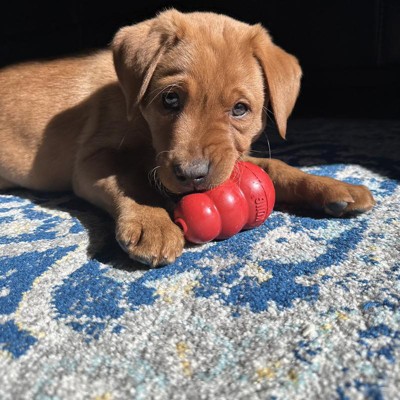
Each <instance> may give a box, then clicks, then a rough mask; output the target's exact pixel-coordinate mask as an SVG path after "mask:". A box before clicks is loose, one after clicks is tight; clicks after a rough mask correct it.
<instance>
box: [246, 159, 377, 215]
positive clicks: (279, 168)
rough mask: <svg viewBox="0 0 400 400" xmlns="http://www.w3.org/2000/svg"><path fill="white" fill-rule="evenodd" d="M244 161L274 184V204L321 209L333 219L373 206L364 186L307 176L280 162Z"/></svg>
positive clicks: (372, 201)
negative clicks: (262, 171) (266, 175)
mask: <svg viewBox="0 0 400 400" xmlns="http://www.w3.org/2000/svg"><path fill="white" fill-rule="evenodd" d="M246 161H250V162H252V163H254V164H256V165H259V166H260V167H261V168H263V169H264V170H265V171H266V172H267V173H268V175H269V176H270V177H271V179H272V181H273V182H274V186H275V190H276V200H277V202H283V203H288V204H298V205H303V206H310V207H313V208H317V209H322V210H324V211H325V212H326V213H327V214H330V215H334V216H336V217H340V216H343V215H346V214H357V213H362V212H365V211H368V210H370V209H371V208H372V207H373V206H374V204H375V200H374V198H373V197H372V194H371V192H370V191H369V190H368V189H367V188H366V187H365V186H360V185H351V184H348V183H345V182H341V181H338V180H336V179H332V178H328V177H321V176H315V175H310V174H306V173H305V172H303V171H300V170H299V169H297V168H293V167H290V166H289V165H287V164H285V163H284V162H282V161H279V160H273V159H267V158H265V159H264V158H254V157H246Z"/></svg>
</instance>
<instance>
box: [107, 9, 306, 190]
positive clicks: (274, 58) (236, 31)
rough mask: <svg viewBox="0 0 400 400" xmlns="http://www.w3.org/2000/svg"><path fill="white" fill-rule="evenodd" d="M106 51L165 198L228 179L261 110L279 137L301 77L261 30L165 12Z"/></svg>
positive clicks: (122, 34) (260, 121)
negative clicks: (150, 150)
mask: <svg viewBox="0 0 400 400" xmlns="http://www.w3.org/2000/svg"><path fill="white" fill-rule="evenodd" d="M113 53H114V63H115V68H116V72H117V75H118V78H119V81H120V84H121V87H122V90H123V92H124V95H125V98H126V104H127V114H128V119H129V118H132V116H133V115H134V114H135V112H137V110H138V109H140V112H141V113H142V115H143V117H144V118H145V120H146V121H147V124H148V126H149V129H150V132H151V135H152V142H153V146H154V149H155V151H156V154H157V157H156V164H157V166H158V167H159V168H158V170H157V171H158V176H159V178H160V180H161V182H162V183H163V185H164V186H166V187H167V188H168V189H169V190H170V191H172V192H175V193H184V192H188V191H193V190H206V189H209V188H211V187H213V186H216V185H218V184H220V183H222V182H223V181H224V180H225V179H227V178H228V177H229V175H230V174H231V172H232V169H233V166H234V163H235V161H237V160H238V159H239V158H240V157H241V156H242V155H244V154H245V153H246V152H247V151H248V150H249V149H250V146H251V143H252V142H253V141H254V140H255V139H256V138H257V137H258V136H259V134H260V133H261V132H262V131H263V129H264V127H265V124H266V109H267V106H268V105H269V103H271V105H272V108H273V111H274V116H275V120H276V123H277V127H278V129H279V132H280V134H281V135H282V136H285V132H286V120H287V118H288V116H289V114H290V113H291V111H292V108H293V106H294V102H295V100H296V97H297V95H298V91H299V86H300V77H301V69H300V67H299V65H298V63H297V60H296V59H295V58H294V57H293V56H291V55H289V54H288V53H286V52H284V51H283V50H282V49H280V48H279V47H277V46H275V45H274V44H273V43H272V41H271V39H270V37H269V35H268V33H267V32H266V31H265V30H264V29H263V28H262V27H261V26H260V25H254V26H251V25H247V24H245V23H242V22H239V21H236V20H234V19H231V18H229V17H226V16H222V15H217V14H212V13H192V14H182V13H180V12H178V11H176V10H169V11H166V12H164V13H162V14H160V15H159V16H158V17H157V18H155V19H152V20H148V21H144V22H142V23H140V24H137V25H133V26H130V27H125V28H122V29H121V30H120V31H119V32H118V33H117V35H116V36H115V38H114V41H113Z"/></svg>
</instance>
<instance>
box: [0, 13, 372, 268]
mask: <svg viewBox="0 0 400 400" xmlns="http://www.w3.org/2000/svg"><path fill="white" fill-rule="evenodd" d="M300 77H301V69H300V67H299V65H298V62H297V60H296V59H295V57H293V56H291V55H289V54H288V53H286V52H285V51H283V50H282V49H280V48H279V47H277V46H276V45H275V44H273V42H272V41H271V39H270V37H269V35H268V33H267V32H266V31H265V29H264V28H262V27H261V26H260V25H255V26H250V25H247V24H245V23H242V22H239V21H236V20H233V19H231V18H229V17H226V16H222V15H217V14H213V13H191V14H182V13H179V12H178V11H176V10H168V11H166V12H164V13H161V14H160V15H159V16H157V17H156V18H154V19H151V20H147V21H144V22H142V23H139V24H137V25H133V26H129V27H125V28H122V29H121V30H120V31H119V32H118V33H117V34H116V36H115V38H114V40H113V43H112V51H108V50H106V51H102V52H98V53H96V54H93V55H90V56H84V57H77V58H69V59H63V60H56V61H48V62H39V63H27V64H22V65H17V66H13V67H9V68H6V69H4V70H2V71H0V188H3V189H4V188H10V187H15V186H22V187H26V188H31V189H37V190H65V189H73V190H74V191H75V193H76V194H77V195H78V196H81V197H82V198H84V199H86V200H88V201H90V202H92V203H93V204H95V205H97V206H99V207H101V208H103V209H105V210H107V211H108V212H109V213H110V214H111V215H112V216H113V217H114V218H115V221H116V237H117V240H118V241H119V243H120V244H121V246H123V247H124V248H125V250H126V251H127V253H128V254H129V255H130V256H131V257H132V258H134V259H137V260H140V261H142V262H145V263H148V264H151V265H159V264H165V263H169V262H172V261H173V260H174V259H175V258H176V257H177V256H179V255H180V254H181V252H182V248H183V245H184V239H183V235H182V232H181V231H180V229H179V228H178V227H177V226H176V225H175V224H174V223H173V222H172V221H171V219H170V217H169V215H168V213H167V211H166V210H165V206H164V204H163V199H162V197H161V196H160V194H159V193H158V192H157V191H156V190H155V189H154V188H153V186H152V185H150V183H149V179H148V175H149V174H152V173H153V172H154V175H155V176H157V179H159V180H160V181H161V183H162V184H163V186H164V187H166V188H167V189H169V190H170V191H171V192H175V193H182V192H185V191H187V187H186V186H184V185H183V184H182V182H181V181H179V180H178V179H177V177H176V176H175V175H174V169H173V165H176V164H179V165H182V166H187V165H190V163H193V162H194V161H196V160H199V159H207V160H209V161H210V163H211V164H210V170H209V173H208V175H207V177H206V179H205V181H204V182H203V183H202V185H201V189H207V188H210V187H213V186H215V185H218V184H220V183H221V182H223V181H224V180H225V179H226V178H227V177H228V176H229V175H230V173H231V171H232V169H233V165H234V163H235V161H236V160H238V159H239V158H244V157H246V155H247V152H248V151H249V149H250V145H251V143H252V142H253V141H254V140H255V139H256V138H257V137H258V136H259V134H260V133H261V132H262V131H263V129H264V128H265V124H266V113H265V110H266V107H267V106H268V104H269V103H271V105H272V108H273V110H274V114H275V119H276V123H277V126H278V129H279V132H280V134H281V135H282V136H284V135H285V133H286V121H287V118H288V116H289V114H290V113H291V111H292V108H293V106H294V103H295V100H296V97H297V94H298V91H299V87H300ZM166 90H167V91H168V90H173V91H174V92H177V93H178V94H179V95H180V98H181V100H182V101H183V103H184V106H183V109H182V111H181V112H180V113H179V115H171V113H168V112H166V111H165V110H164V109H163V106H162V102H161V94H162V93H163V92H164V91H166ZM239 101H245V102H246V103H247V104H249V105H250V112H248V113H247V114H246V115H245V116H244V117H242V118H234V117H232V115H231V114H230V111H231V109H232V107H233V106H234V105H235V104H236V103H237V102H239ZM251 161H252V162H254V163H256V164H259V165H261V166H262V167H263V168H264V169H265V170H267V172H268V173H269V174H270V176H271V177H272V179H273V180H274V183H275V186H276V190H277V198H278V200H279V201H284V202H291V203H303V204H309V205H310V204H312V205H314V206H320V207H321V208H324V207H326V206H327V205H329V204H331V203H335V202H347V203H348V207H346V209H344V210H343V213H346V212H349V211H353V210H361V211H366V210H368V209H370V208H371V207H372V206H373V204H374V201H373V198H372V196H371V194H370V193H369V191H368V190H367V189H366V188H364V187H359V186H352V185H347V184H344V183H341V182H338V181H335V180H333V179H330V178H321V177H314V176H311V175H307V174H305V173H303V172H301V171H299V170H296V169H294V168H291V167H289V166H287V165H285V164H284V163H282V162H280V161H277V160H263V159H253V158H252V159H251ZM328 212H329V211H328Z"/></svg>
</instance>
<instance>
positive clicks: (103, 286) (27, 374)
mask: <svg viewBox="0 0 400 400" xmlns="http://www.w3.org/2000/svg"><path fill="white" fill-rule="evenodd" d="M271 147H272V150H273V156H274V157H276V158H280V159H282V160H285V161H288V162H289V163H291V164H292V165H295V166H300V167H301V168H303V169H304V170H306V171H310V172H312V173H315V174H321V175H329V176H332V177H335V178H338V179H342V180H345V181H347V182H352V183H357V184H358V183H363V184H366V185H367V186H368V187H369V188H370V189H371V190H372V192H373V193H374V196H375V198H376V200H377V206H376V207H375V208H374V209H373V210H372V211H371V212H369V213H367V214H363V215H361V216H358V217H356V218H347V219H336V218H325V216H323V215H319V214H316V213H315V214H314V213H311V212H307V211H302V212H299V211H298V210H292V209H289V208H287V209H280V210H275V211H274V212H273V213H272V215H271V217H270V218H269V219H268V220H267V221H266V223H265V224H264V225H262V226H261V227H260V228H257V229H254V230H252V231H247V232H242V233H240V234H238V235H236V236H235V237H233V238H231V239H229V240H225V241H221V242H213V243H209V244H206V245H203V246H199V247H192V248H188V249H186V251H185V252H184V254H183V256H182V257H181V258H179V259H178V260H177V261H176V262H175V263H174V264H172V265H169V266H166V267H164V268H160V269H155V270H142V269H141V268H140V267H139V266H138V265H132V264H131V263H130V262H129V261H128V260H127V258H126V257H125V256H124V254H123V253H122V252H121V251H120V250H119V249H118V247H117V246H116V245H115V242H114V240H113V232H112V223H111V221H110V220H109V219H108V217H106V216H105V215H104V214H103V213H101V212H100V211H98V210H95V209H94V208H93V207H91V206H90V205H88V204H86V203H85V202H83V201H80V200H79V199H77V198H75V197H73V196H71V195H70V194H68V193H65V194H57V195H54V194H50V195H47V194H39V193H31V192H27V191H22V190H20V191H12V192H7V193H2V194H0V371H1V372H0V398H1V399H2V400H6V399H12V400H15V399H74V400H77V399H98V400H100V399H102V400H111V399H128V398H130V399H146V400H147V399H308V400H309V399H334V398H337V399H364V398H366V399H383V398H385V399H396V398H397V399H399V398H400V395H399V388H400V308H399V307H400V218H399V215H400V211H399V209H400V188H399V176H400V166H399V154H400V122H399V121H345V120H336V121H335V120H334V121H328V120H298V121H293V122H292V123H291V124H290V125H289V134H288V141H287V143H282V142H278V143H276V144H274V143H273V144H272V145H271ZM257 148H258V150H260V149H263V150H264V151H265V148H266V146H265V144H264V143H262V141H261V142H260V143H259V144H258V146H257ZM256 154H257V153H256Z"/></svg>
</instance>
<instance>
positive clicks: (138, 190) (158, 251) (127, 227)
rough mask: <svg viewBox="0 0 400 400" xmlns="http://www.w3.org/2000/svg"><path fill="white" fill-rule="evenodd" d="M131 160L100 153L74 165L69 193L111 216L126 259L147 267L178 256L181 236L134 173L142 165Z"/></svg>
mask: <svg viewBox="0 0 400 400" xmlns="http://www.w3.org/2000/svg"><path fill="white" fill-rule="evenodd" d="M132 159H135V157H134V156H132V155H131V156H130V159H129V161H127V160H128V159H127V158H125V159H124V157H123V156H122V155H121V154H120V153H119V152H113V151H112V150H102V151H98V152H96V153H94V154H93V155H91V156H90V157H86V158H85V159H83V160H81V161H78V162H77V164H76V170H75V174H74V191H75V193H76V194H77V195H78V196H80V197H83V198H84V199H86V200H88V201H89V202H91V203H93V204H95V205H97V206H99V207H101V208H103V209H104V210H106V211H108V212H109V213H110V214H111V215H112V216H113V217H114V219H115V222H116V239H117V241H118V242H119V244H120V245H121V247H122V248H123V249H124V250H125V251H126V252H127V253H128V255H129V256H130V257H131V258H132V259H135V260H138V261H140V262H143V263H145V264H148V265H151V266H153V267H155V266H157V265H162V264H168V263H171V262H173V261H174V260H175V258H176V257H178V256H179V255H180V254H181V253H182V250H183V246H184V238H183V233H182V231H181V230H180V229H179V228H178V227H177V226H176V225H175V224H174V223H173V222H172V220H171V219H170V217H169V215H168V213H167V211H166V210H165V209H164V208H162V207H160V206H159V205H161V204H162V202H161V199H160V201H158V200H157V199H158V196H159V194H157V192H156V191H155V190H152V188H151V186H150V185H149V182H148V180H147V175H146V173H142V174H141V173H140V171H141V170H143V163H141V162H138V161H137V162H136V163H135V162H133V161H132ZM156 203H158V205H156ZM145 204H146V205H145ZM148 204H152V205H148Z"/></svg>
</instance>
